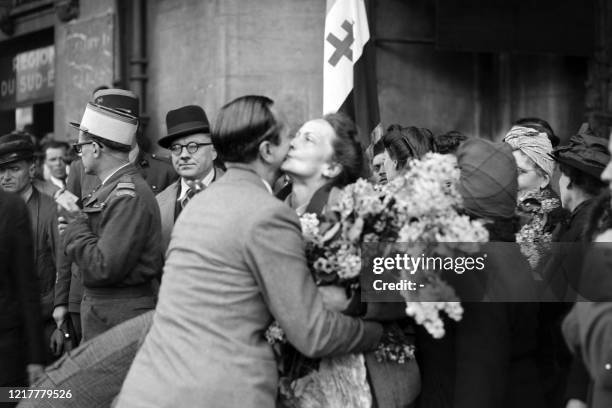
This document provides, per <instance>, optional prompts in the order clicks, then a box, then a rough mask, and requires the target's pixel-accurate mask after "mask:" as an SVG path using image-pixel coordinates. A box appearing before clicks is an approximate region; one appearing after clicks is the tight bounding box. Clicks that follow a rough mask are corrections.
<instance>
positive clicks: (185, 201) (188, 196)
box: [181, 188, 196, 209]
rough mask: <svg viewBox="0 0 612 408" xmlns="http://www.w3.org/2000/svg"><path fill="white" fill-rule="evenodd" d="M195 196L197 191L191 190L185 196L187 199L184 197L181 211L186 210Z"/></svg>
mask: <svg viewBox="0 0 612 408" xmlns="http://www.w3.org/2000/svg"><path fill="white" fill-rule="evenodd" d="M194 195H196V191H195V190H194V189H193V188H189V189H188V190H187V193H186V194H185V197H183V199H182V200H181V209H183V208H185V206H186V205H187V203H188V202H189V200H191V199H192V198H193V196H194Z"/></svg>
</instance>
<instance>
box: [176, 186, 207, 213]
mask: <svg viewBox="0 0 612 408" xmlns="http://www.w3.org/2000/svg"><path fill="white" fill-rule="evenodd" d="M187 184H188V185H189V188H188V189H187V192H186V193H185V197H183V199H182V200H181V209H183V208H185V206H186V205H187V203H188V202H189V200H191V199H192V198H193V196H195V195H196V194H197V193H199V192H200V191H202V190H204V188H205V187H204V185H203V184H202V183H201V182H199V181H196V182H188V183H187Z"/></svg>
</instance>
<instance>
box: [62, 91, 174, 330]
mask: <svg viewBox="0 0 612 408" xmlns="http://www.w3.org/2000/svg"><path fill="white" fill-rule="evenodd" d="M71 125H72V126H73V127H76V128H77V129H78V130H79V136H78V143H76V144H75V145H74V148H75V150H76V151H77V153H78V154H79V156H80V157H81V161H82V163H83V168H84V170H85V172H86V173H87V174H91V175H95V176H97V177H98V178H99V179H100V180H101V184H100V185H99V186H97V187H96V188H95V189H94V190H93V192H92V193H91V195H89V196H87V197H86V198H85V199H84V200H83V203H82V206H83V209H82V210H76V211H75V210H74V209H65V211H64V212H63V213H64V214H65V216H66V218H67V219H68V225H67V226H66V228H65V230H64V232H63V236H62V241H63V244H64V248H65V252H66V254H67V255H68V256H70V257H71V258H72V260H73V261H74V263H76V264H77V266H78V267H79V270H80V273H81V281H82V284H83V300H82V302H81V325H82V335H83V340H84V341H86V340H89V339H91V338H93V337H95V336H97V335H98V334H100V333H102V332H104V331H106V330H108V329H110V328H111V327H113V326H115V325H117V324H119V323H121V322H123V321H125V320H128V319H130V318H132V317H135V316H137V315H139V314H141V313H144V312H146V311H147V310H151V309H153V308H154V307H155V293H154V286H153V280H154V279H156V278H157V277H158V276H159V274H160V271H161V267H162V257H161V255H160V252H161V248H160V241H161V226H160V216H159V208H158V206H157V202H156V201H155V195H154V194H153V192H152V191H151V189H150V188H149V186H148V185H147V183H146V181H145V180H144V179H143V177H142V176H141V175H140V173H139V172H138V170H137V169H136V168H135V167H134V165H132V164H131V163H130V162H129V152H130V149H131V146H132V143H133V142H134V138H135V137H136V131H137V128H138V120H137V119H136V117H134V116H132V115H130V114H128V113H125V112H122V111H119V110H114V109H110V108H107V107H104V106H101V105H98V104H95V103H88V104H87V107H86V109H85V113H84V114H83V118H82V120H81V123H80V124H77V123H71Z"/></svg>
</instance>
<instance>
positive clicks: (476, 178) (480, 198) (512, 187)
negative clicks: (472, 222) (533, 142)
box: [457, 138, 518, 219]
mask: <svg viewBox="0 0 612 408" xmlns="http://www.w3.org/2000/svg"><path fill="white" fill-rule="evenodd" d="M457 162H458V165H459V168H460V170H461V177H460V180H459V186H458V189H459V193H460V194H461V197H462V198H463V205H464V208H465V209H466V210H467V211H468V212H469V213H470V214H472V215H474V216H476V217H480V218H493V219H495V218H510V217H512V216H513V215H515V210H516V196H517V193H518V181H517V178H518V175H517V169H516V161H515V160H514V156H513V155H512V148H511V147H510V146H508V145H507V144H505V143H492V142H489V141H488V140H484V139H480V138H471V139H468V140H466V141H465V142H463V143H462V144H461V145H459V149H458V150H457Z"/></svg>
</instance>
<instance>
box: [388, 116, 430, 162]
mask: <svg viewBox="0 0 612 408" xmlns="http://www.w3.org/2000/svg"><path fill="white" fill-rule="evenodd" d="M382 141H383V144H384V145H385V149H386V150H387V151H388V152H389V157H391V159H393V160H396V161H397V166H396V168H397V169H398V170H401V169H403V168H405V167H406V165H407V164H408V160H410V159H421V158H422V157H423V156H425V154H427V153H429V152H432V151H433V134H432V133H431V131H430V130H429V129H425V128H417V127H414V126H409V127H402V126H401V125H391V126H389V127H388V128H387V133H385V135H384V136H383V138H382Z"/></svg>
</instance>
